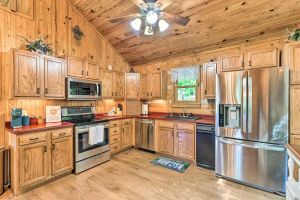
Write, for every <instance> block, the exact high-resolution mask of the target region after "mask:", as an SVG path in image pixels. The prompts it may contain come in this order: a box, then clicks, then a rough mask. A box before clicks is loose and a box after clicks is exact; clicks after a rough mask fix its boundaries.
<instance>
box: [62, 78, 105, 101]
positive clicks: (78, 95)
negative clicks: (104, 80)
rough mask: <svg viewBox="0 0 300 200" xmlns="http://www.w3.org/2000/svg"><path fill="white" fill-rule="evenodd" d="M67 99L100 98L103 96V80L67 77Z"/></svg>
mask: <svg viewBox="0 0 300 200" xmlns="http://www.w3.org/2000/svg"><path fill="white" fill-rule="evenodd" d="M66 87H67V88H66V91H67V100H98V99H100V98H101V82H100V81H88V80H83V79H75V78H66Z"/></svg>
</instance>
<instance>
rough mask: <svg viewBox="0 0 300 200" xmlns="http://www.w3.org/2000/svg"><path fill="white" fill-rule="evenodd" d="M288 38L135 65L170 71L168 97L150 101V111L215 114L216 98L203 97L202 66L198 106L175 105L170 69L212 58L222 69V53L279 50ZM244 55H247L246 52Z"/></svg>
mask: <svg viewBox="0 0 300 200" xmlns="http://www.w3.org/2000/svg"><path fill="white" fill-rule="evenodd" d="M286 42H287V41H286V38H285V37H284V36H282V37H274V38H269V39H267V40H261V41H257V40H249V41H247V42H245V43H244V44H240V45H235V46H232V47H228V48H221V49H216V50H214V51H208V52H203V53H197V54H192V55H189V56H184V57H178V58H173V59H168V60H165V61H163V62H157V63H150V64H146V65H137V66H133V68H134V70H135V71H136V72H140V73H151V72H153V71H155V70H165V71H168V97H167V100H155V101H150V102H149V111H150V112H192V113H198V114H214V109H215V108H214V105H215V101H214V100H207V99H204V98H203V95H204V87H203V72H202V67H201V68H200V69H201V73H200V81H201V94H200V95H201V104H200V105H199V106H198V107H189V106H188V105H187V106H186V107H185V108H182V107H173V105H172V104H173V99H174V88H173V83H172V82H171V74H170V70H171V69H172V68H177V67H185V66H191V65H202V64H203V63H207V62H209V61H211V60H213V62H216V63H217V69H218V71H220V67H219V66H220V58H221V56H222V55H224V54H225V53H228V52H231V51H232V52H241V53H243V52H244V53H245V52H247V50H253V49H255V50H260V49H261V48H262V47H267V46H276V47H277V48H278V49H279V50H280V49H282V48H283V46H284V44H285V43H286ZM244 56H247V54H246V53H245V55H244Z"/></svg>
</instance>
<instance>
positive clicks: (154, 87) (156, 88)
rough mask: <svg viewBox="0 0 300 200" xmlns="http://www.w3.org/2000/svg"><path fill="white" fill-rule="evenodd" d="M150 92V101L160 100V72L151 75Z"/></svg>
mask: <svg viewBox="0 0 300 200" xmlns="http://www.w3.org/2000/svg"><path fill="white" fill-rule="evenodd" d="M150 81H151V83H150V85H151V92H150V96H151V99H161V98H162V95H161V92H162V87H161V84H162V80H161V71H159V72H155V73H152V74H151V80H150Z"/></svg>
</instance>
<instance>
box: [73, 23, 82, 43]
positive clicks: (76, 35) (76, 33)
mask: <svg viewBox="0 0 300 200" xmlns="http://www.w3.org/2000/svg"><path fill="white" fill-rule="evenodd" d="M72 31H73V35H74V38H75V39H76V40H78V41H80V40H81V39H82V37H83V36H84V33H83V32H82V31H81V29H80V26H78V25H76V26H74V27H73V28H72Z"/></svg>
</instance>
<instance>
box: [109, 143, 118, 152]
mask: <svg viewBox="0 0 300 200" xmlns="http://www.w3.org/2000/svg"><path fill="white" fill-rule="evenodd" d="M119 150H121V143H120V142H118V143H115V144H111V145H110V151H111V153H113V152H116V151H119Z"/></svg>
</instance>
